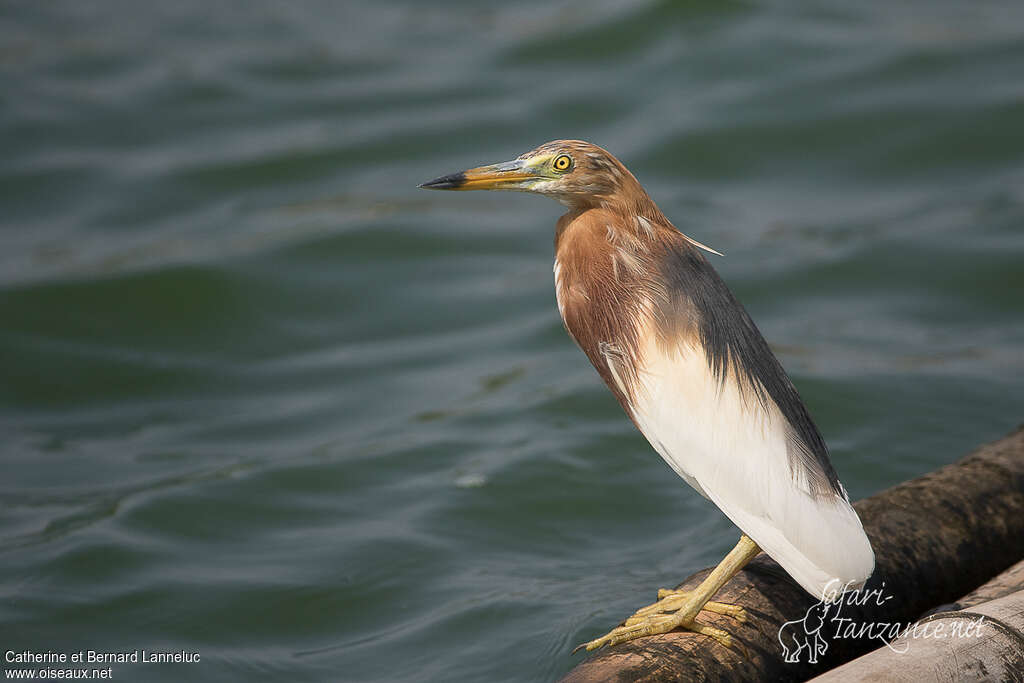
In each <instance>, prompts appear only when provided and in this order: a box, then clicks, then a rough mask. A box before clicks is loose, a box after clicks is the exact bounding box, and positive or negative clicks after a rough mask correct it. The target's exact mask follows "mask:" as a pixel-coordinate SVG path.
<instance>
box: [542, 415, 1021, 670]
mask: <svg viewBox="0 0 1024 683" xmlns="http://www.w3.org/2000/svg"><path fill="white" fill-rule="evenodd" d="M855 507H856V509H857V512H858V514H859V515H860V518H861V520H862V522H863V523H864V529H865V531H866V532H867V534H868V537H869V538H870V539H871V544H872V546H873V548H874V550H875V559H876V565H875V573H874V574H873V575H872V577H871V579H870V580H869V581H868V584H867V585H866V586H865V588H864V589H863V590H862V591H861V592H859V593H857V594H853V595H852V596H850V600H847V601H845V602H844V604H843V605H842V607H841V608H839V611H836V612H834V613H833V614H831V615H830V616H831V619H827V620H826V622H827V623H826V624H824V625H823V626H822V629H821V631H820V633H821V634H822V635H823V636H824V645H823V647H818V646H815V647H816V648H817V650H818V651H817V653H816V654H817V656H816V657H814V658H816V659H817V661H816V662H811V661H809V660H810V659H812V657H811V656H810V655H809V652H810V650H807V651H803V652H800V653H799V654H800V655H801V656H800V657H799V661H796V662H792V663H788V662H786V661H785V659H784V650H783V647H782V643H781V642H780V639H779V633H780V628H782V627H783V625H784V624H785V623H786V622H789V621H793V620H800V619H802V618H804V616H805V615H807V614H808V611H809V610H811V609H812V608H815V604H816V601H815V599H814V598H812V597H811V596H810V595H808V594H807V593H806V592H805V591H804V590H803V589H801V588H800V587H799V586H798V585H797V584H796V582H795V581H793V580H792V579H791V578H790V577H789V576H788V575H786V573H785V572H784V571H783V570H782V568H781V567H779V566H778V565H777V564H776V563H775V562H774V561H772V560H771V559H770V558H768V557H767V556H766V555H764V554H763V553H762V554H761V555H759V556H758V557H756V558H755V559H754V560H753V561H752V562H751V563H750V564H749V565H748V566H747V568H746V569H744V570H743V571H741V572H740V573H739V574H737V576H736V577H735V578H733V579H732V581H730V582H729V583H728V584H726V585H725V586H724V587H723V588H722V590H721V591H719V593H718V594H717V595H716V597H715V600H717V601H719V602H727V603H735V604H739V605H742V606H743V607H744V608H745V609H746V611H747V613H748V615H749V619H748V620H747V622H746V623H743V624H741V623H738V622H736V621H734V620H731V619H729V618H728V617H724V616H719V615H715V614H710V613H707V612H702V613H701V615H700V617H699V619H700V620H701V621H702V622H706V623H709V624H711V625H713V626H717V627H719V628H723V629H725V630H727V631H729V633H731V634H732V635H733V639H734V641H735V645H734V646H733V647H732V648H726V647H723V646H722V645H720V644H718V643H717V642H716V641H713V640H711V639H709V638H706V637H704V636H700V635H697V634H694V633H690V632H687V631H674V632H672V633H666V634H663V635H659V636H649V637H646V638H640V639H637V640H634V641H631V642H629V643H623V644H621V645H617V646H614V647H611V648H605V649H602V650H599V651H597V652H595V653H594V654H593V655H591V656H590V657H589V658H588V659H586V660H585V661H583V662H581V663H580V664H579V665H578V666H576V668H574V669H573V670H572V671H570V672H569V673H568V674H567V675H566V676H565V677H564V678H563V679H562V680H563V681H565V682H567V683H580V682H582V681H669V680H671V681H679V680H683V681H762V680H763V681H802V680H807V679H808V678H811V677H813V676H815V675H817V674H820V673H823V672H825V671H827V670H829V669H832V668H834V667H836V666H838V665H840V664H842V663H843V662H847V661H849V660H851V659H853V658H855V657H858V656H860V655H862V654H864V653H866V652H869V651H871V650H875V649H876V648H878V647H879V646H880V645H882V644H884V642H885V640H886V639H884V633H883V634H882V635H881V636H880V632H881V631H885V625H895V626H898V625H901V624H902V626H903V627H904V628H905V627H906V626H907V625H909V624H911V623H913V622H915V621H916V620H917V619H918V618H919V617H920V616H921V615H922V614H924V613H926V612H927V611H928V610H929V609H930V608H934V607H936V606H939V605H943V604H947V603H954V602H955V601H957V600H958V599H959V598H960V597H961V596H964V595H965V594H967V593H969V592H970V591H972V590H973V589H975V588H976V587H978V586H980V585H981V584H983V583H985V582H986V581H987V580H988V579H990V578H991V577H993V576H996V575H997V574H999V573H1000V572H1002V571H1003V570H1005V569H1006V568H1007V567H1010V566H1011V565H1013V564H1014V563H1016V562H1017V561H1019V560H1021V559H1022V558H1024V427H1022V428H1019V429H1018V430H1017V431H1016V432H1014V433H1013V434H1010V435H1009V436H1007V437H1005V438H1003V439H1001V440H999V441H996V442H995V443H992V444H988V445H985V446H982V447H980V448H978V449H977V450H976V451H974V452H973V453H971V454H970V455H968V456H967V457H965V458H963V459H962V460H959V461H957V462H955V463H953V464H950V465H947V466H945V467H942V468H941V469H939V470H936V471H935V472H931V473H929V474H926V475H924V476H921V477H918V478H916V479H912V480H910V481H907V482H904V483H902V484H899V485H897V486H894V487H893V488H890V489H887V490H885V491H882V492H881V493H878V494H876V495H874V496H871V497H870V498H866V499H864V500H861V501H858V502H857V503H856V504H855ZM709 571H710V569H705V570H703V571H701V572H698V573H697V574H694V575H693V576H691V577H690V578H688V579H687V580H686V581H684V582H683V583H682V584H680V586H679V587H680V588H694V587H696V585H697V584H698V583H700V581H701V579H703V578H704V577H705V576H706V575H707V573H708V572H709ZM851 601H852V602H853V604H851ZM858 602H859V603H862V604H857V603H858ZM844 619H845V620H848V621H842V620H844ZM808 623H809V622H808ZM801 625H802V624H801ZM826 628H827V630H826ZM851 628H852V629H854V631H852V632H851ZM885 633H889V634H890V637H891V634H892V633H893V631H892V630H891V629H890V630H888V631H885ZM855 636H859V637H855Z"/></svg>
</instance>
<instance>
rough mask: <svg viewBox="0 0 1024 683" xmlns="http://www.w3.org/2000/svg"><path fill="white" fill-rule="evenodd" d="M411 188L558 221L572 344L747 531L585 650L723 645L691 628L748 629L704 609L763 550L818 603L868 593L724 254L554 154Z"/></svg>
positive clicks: (613, 180) (571, 158) (846, 523)
mask: <svg viewBox="0 0 1024 683" xmlns="http://www.w3.org/2000/svg"><path fill="white" fill-rule="evenodd" d="M420 187H422V188H426V189H431V190H511V191H519V192H532V193H534V194H540V195H546V196H548V197H551V198H553V199H556V200H558V201H559V202H561V203H562V204H563V205H565V206H566V207H567V209H568V211H567V212H566V213H565V214H564V215H563V216H561V217H560V218H559V219H558V221H557V223H556V226H555V263H554V281H555V298H556V301H557V304H558V311H559V314H560V315H561V318H562V321H563V323H564V325H565V328H566V330H567V331H568V333H569V336H570V337H572V339H573V340H574V341H575V342H576V344H577V345H578V346H579V348H580V349H581V350H582V351H583V353H584V354H586V356H587V358H588V359H589V360H590V362H591V363H592V364H593V366H594V368H595V369H596V370H597V372H598V374H599V375H600V376H601V379H603V380H604V382H605V384H607V385H608V388H609V389H610V390H611V392H612V394H614V396H615V398H616V399H617V400H618V402H619V404H620V405H621V406H622V408H623V409H624V410H625V412H626V415H627V416H628V417H629V418H630V419H631V420H632V421H633V423H634V424H635V425H636V427H637V428H638V429H639V430H640V432H641V433H643V435H644V436H645V437H646V438H647V440H648V442H650V444H651V446H652V447H653V448H654V450H655V451H657V452H658V454H660V455H661V457H662V458H663V459H664V460H665V461H666V462H667V463H668V465H669V466H670V467H671V468H672V469H673V470H674V471H675V472H676V473H677V474H678V475H679V476H680V477H681V478H682V479H683V480H684V481H685V482H686V483H687V484H689V485H690V486H692V487H693V488H694V489H695V490H696V491H697V492H698V493H699V494H700V495H702V496H704V497H705V498H707V499H708V500H710V501H711V502H712V503H714V504H715V505H716V506H718V508H719V509H720V510H721V511H722V512H723V513H725V515H726V517H728V518H729V519H730V520H731V521H732V522H733V523H734V524H735V525H736V526H737V527H739V529H740V531H741V532H742V533H741V535H740V540H739V542H738V543H737V544H736V546H735V547H734V548H733V549H732V550H731V551H730V552H729V553H728V554H727V555H726V557H725V558H724V559H723V560H722V561H721V562H720V563H719V564H718V565H717V566H716V567H715V568H714V569H713V570H712V571H711V573H710V574H709V575H708V576H707V577H706V578H705V579H704V580H703V581H702V582H701V583H700V584H699V585H698V586H697V587H696V588H695V589H694V590H692V591H664V590H663V591H660V592H659V596H658V597H659V600H658V601H657V602H654V603H653V604H650V605H647V606H646V607H643V608H641V609H639V610H637V612H636V613H634V614H633V615H632V616H631V617H629V618H628V619H626V620H625V622H624V623H623V625H621V626H619V627H617V628H614V629H612V630H611V631H610V632H609V633H607V634H605V635H604V636H602V637H600V638H597V639H595V640H591V641H589V642H587V643H585V644H584V645H581V646H580V647H586V649H587V650H593V649H596V648H599V647H602V646H604V645H615V644H618V643H622V642H626V641H629V640H633V639H635V638H639V637H642V636H648V635H654V634H659V633H667V632H669V631H672V630H674V629H677V628H683V629H686V630H690V631H695V632H697V633H701V634H704V635H706V636H710V637H712V638H714V639H716V640H717V641H718V642H720V643H722V644H723V645H726V646H730V645H731V644H732V640H731V638H730V634H729V633H728V632H727V631H724V630H722V629H717V628H713V627H711V626H709V625H707V624H704V623H702V622H698V621H697V616H698V614H699V613H700V612H701V611H702V610H706V611H710V612H716V613H719V614H725V615H727V616H728V617H731V618H734V619H737V620H739V621H743V620H745V617H746V614H745V612H744V611H743V609H742V607H740V606H738V605H730V604H725V603H719V602H715V601H713V600H712V598H713V597H714V596H715V594H716V593H717V592H718V591H719V589H721V588H722V586H724V585H725V584H726V583H727V582H728V581H729V580H730V579H731V578H732V577H733V576H735V575H736V573H737V572H738V571H740V569H742V568H743V567H744V566H745V565H746V564H747V563H748V562H749V561H750V560H751V559H753V558H754V557H755V556H756V555H757V554H758V553H759V552H761V551H762V550H763V551H764V552H765V553H766V554H767V555H768V556H769V557H771V558H772V559H774V560H775V561H776V562H777V563H778V564H779V565H781V566H782V568H783V569H784V570H785V571H786V572H787V573H788V574H789V575H790V576H791V577H792V578H793V579H794V580H795V581H796V582H797V583H798V584H799V585H800V586H802V587H803V588H804V590H806V591H807V592H809V593H810V594H811V595H812V596H814V597H816V598H817V599H819V600H824V601H831V600H834V599H836V598H835V596H836V595H837V594H838V595H841V591H840V592H838V593H837V591H836V590H835V589H836V587H837V586H838V587H842V588H846V589H857V588H860V587H862V586H863V584H864V582H865V581H866V580H867V579H868V577H869V576H870V575H871V573H872V571H873V570H874V562H875V559H874V552H873V551H872V549H871V543H870V541H869V540H868V537H867V535H866V534H865V533H864V529H863V527H862V525H861V521H860V518H858V516H857V513H856V512H855V511H854V509H853V507H852V506H851V504H850V499H849V495H848V494H847V492H846V489H845V488H844V487H843V485H842V483H841V482H840V481H839V477H838V476H837V474H836V471H835V469H834V467H833V466H832V463H831V461H830V459H829V454H828V448H827V446H826V445H825V441H824V439H823V438H822V436H821V433H820V432H819V430H818V428H817V426H816V425H815V423H814V421H813V420H812V418H811V415H810V413H809V412H808V410H807V408H806V406H805V405H804V403H803V401H802V400H801V398H800V395H799V394H798V393H797V390H796V388H795V387H794V386H793V383H792V381H791V380H790V378H789V377H788V375H787V374H786V372H785V370H784V369H783V367H782V365H781V364H780V362H779V360H778V359H777V358H776V357H775V355H774V354H773V353H772V351H771V349H770V348H769V346H768V343H767V342H766V341H765V339H764V337H763V336H762V334H761V332H760V331H759V330H758V328H757V326H756V325H755V324H754V322H753V320H752V319H751V317H750V315H749V314H748V313H747V311H746V309H744V307H743V305H742V304H740V302H739V301H737V299H736V297H735V296H733V294H732V292H731V291H730V290H729V288H728V286H727V285H726V284H725V283H724V282H723V280H722V278H721V277H720V276H719V275H718V273H717V272H716V271H715V269H714V268H713V267H712V265H711V264H710V262H709V260H708V257H707V256H705V253H710V254H716V255H718V256H721V254H720V253H719V252H717V251H715V250H714V249H712V248H710V247H708V246H706V245H704V244H702V243H700V242H698V241H697V240H695V239H693V238H691V237H688V236H687V235H685V234H683V233H682V232H681V231H679V230H678V229H677V228H676V227H675V226H674V225H673V224H672V222H671V221H669V219H668V218H666V217H665V214H663V213H662V212H661V210H660V209H659V208H658V206H657V205H656V204H655V203H654V201H653V200H652V199H651V198H650V196H648V194H647V192H646V191H645V190H644V189H643V187H642V186H641V185H640V183H639V181H638V180H637V179H636V177H635V176H634V175H633V174H632V173H630V172H629V170H628V169H627V168H626V167H625V166H624V165H623V164H622V162H620V161H619V160H618V159H616V158H615V157H614V156H613V155H612V154H611V153H609V152H608V151H606V150H604V149H602V148H601V147H598V146H597V145H594V144H591V143H588V142H584V141H582V140H554V141H551V142H547V143H545V144H543V145H541V146H539V147H537V148H536V149H534V150H532V151H529V152H527V153H525V154H522V155H521V156H519V157H518V158H516V159H514V160H512V161H506V162H502V163H497V164H491V165H487V166H479V167H476V168H471V169H468V170H465V171H461V172H459V173H453V174H450V175H445V176H441V177H439V178H436V179H434V180H431V181H429V182H426V183H423V184H422V185H420ZM577 649H578V648H577Z"/></svg>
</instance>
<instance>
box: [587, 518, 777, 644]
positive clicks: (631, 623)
mask: <svg viewBox="0 0 1024 683" xmlns="http://www.w3.org/2000/svg"><path fill="white" fill-rule="evenodd" d="M759 552H761V549H760V548H758V547H757V544H756V543H754V542H753V541H752V540H750V538H749V537H748V536H747V535H746V534H743V535H742V536H741V537H740V541H739V543H737V544H736V547H735V548H733V549H732V550H731V551H729V554H728V555H726V556H725V559H724V560H722V561H721V562H720V563H719V564H718V566H717V567H715V568H714V569H713V570H712V571H711V573H710V574H708V576H707V578H705V579H704V580H703V581H701V583H700V585H699V586H697V588H696V589H695V590H693V591H689V592H687V591H659V592H658V597H659V598H662V599H661V600H659V601H658V602H656V603H654V604H653V605H648V606H647V607H643V608H641V609H640V610H638V611H637V612H636V614H634V615H633V616H631V617H630V618H629V619H627V620H626V623H625V624H624V625H622V626H619V627H618V628H616V629H613V630H612V631H610V632H609V633H607V634H605V635H603V636H601V637H600V638H597V639H596V640H591V641H590V642H589V643H586V644H584V645H583V646H581V647H586V648H587V649H588V650H595V649H597V648H599V647H601V646H602V645H617V644H619V643H624V642H626V641H627V640H633V639H634V638H640V637H641V636H650V635H654V634H656V633H668V632H669V631H672V630H673V629H676V628H679V627H680V626H681V627H683V628H686V629H689V630H691V631H696V632H697V633H703V634H704V635H708V636H711V637H713V638H715V639H716V640H717V641H718V642H720V643H722V644H723V645H725V646H727V647H728V646H729V645H730V644H731V639H730V638H729V634H728V633H726V632H725V631H722V630H720V629H716V628H711V627H710V626H704V625H702V624H698V623H697V622H696V621H695V619H696V617H697V613H698V612H700V611H701V610H702V609H706V610H708V611H712V612H718V613H719V614H727V615H729V616H731V617H734V618H736V619H737V620H739V621H745V620H746V613H745V612H743V609H742V608H741V607H738V606H736V605H725V604H723V603H711V602H709V601H710V600H711V597H712V596H713V595H714V594H715V593H717V592H718V591H719V589H720V588H721V587H722V586H724V585H725V584H726V583H727V582H728V581H729V579H731V578H732V577H733V576H735V575H736V572H738V571H739V570H740V569H742V568H743V567H744V566H745V565H746V564H747V563H748V562H750V560H752V559H754V556H755V555H757V554H758V553H759ZM667 612H673V613H672V614H667ZM577 649H579V648H577Z"/></svg>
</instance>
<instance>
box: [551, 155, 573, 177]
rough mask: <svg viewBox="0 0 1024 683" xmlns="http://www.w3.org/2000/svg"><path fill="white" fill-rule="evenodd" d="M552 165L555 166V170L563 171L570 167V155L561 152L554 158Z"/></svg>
mask: <svg viewBox="0 0 1024 683" xmlns="http://www.w3.org/2000/svg"><path fill="white" fill-rule="evenodd" d="M552 165H553V166H554V167H555V170H556V171H562V172H563V173H564V172H565V171H568V170H569V169H570V168H572V157H570V156H569V155H568V154H562V155H560V156H558V157H557V158H556V159H555V163H554V164H552Z"/></svg>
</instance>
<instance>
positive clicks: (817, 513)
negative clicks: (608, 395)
mask: <svg viewBox="0 0 1024 683" xmlns="http://www.w3.org/2000/svg"><path fill="white" fill-rule="evenodd" d="M646 338H648V339H652V338H654V336H653V335H647V336H646ZM638 360H639V364H640V367H639V368H638V370H639V371H638V373H637V375H638V381H637V383H636V388H637V390H636V391H635V393H634V397H633V401H632V405H633V418H634V420H635V421H636V423H637V426H638V427H639V428H640V430H641V431H642V432H643V434H644V436H646V437H647V439H648V441H650V442H651V444H652V445H653V446H654V448H655V449H656V450H657V451H658V453H659V454H661V456H662V457H663V458H664V459H665V461H666V462H667V463H668V464H669V465H670V466H671V467H672V469H674V470H675V471H676V472H677V473H678V474H679V476H681V477H682V478H683V479H685V480H686V482H687V483H689V484H690V485H691V486H693V487H694V488H695V489H696V490H697V491H698V492H699V493H701V495H703V496H704V497H706V498H708V499H709V500H711V501H712V502H713V503H715V505H717V506H718V507H719V508H720V509H721V510H722V512H724V513H725V514H726V516H727V517H729V519H730V520H732V522H733V523H734V524H736V526H738V527H739V528H740V529H742V530H743V532H744V533H746V534H747V535H748V536H750V538H752V539H753V540H754V542H756V543H757V544H758V545H759V546H760V547H761V549H762V550H764V551H765V552H766V553H767V554H768V555H769V556H771V557H772V558H773V559H774V560H775V561H776V562H778V563H779V564H780V565H782V567H783V569H785V570H786V571H787V572H789V574H790V575H791V576H792V577H793V578H794V579H796V581H797V582H798V583H799V584H800V585H801V586H803V587H804V588H805V589H806V590H807V591H808V592H809V593H811V594H812V595H814V596H816V597H818V598H823V597H827V596H829V595H832V591H834V590H836V589H837V588H841V587H842V586H847V585H848V587H850V588H858V587H860V586H861V585H863V583H864V581H865V580H866V579H867V578H868V577H869V576H870V575H871V572H872V570H873V569H874V553H873V552H872V550H871V545H870V543H869V542H868V538H867V536H866V535H865V534H864V529H863V527H862V526H861V523H860V519H859V518H858V517H857V513H856V512H855V511H854V510H853V508H852V507H851V506H850V504H849V503H848V502H847V501H845V500H843V498H841V497H839V496H837V495H832V494H828V495H824V496H822V495H818V496H813V495H812V494H811V493H810V490H809V488H808V486H807V483H806V480H805V479H802V478H801V477H800V476H799V473H797V476H794V475H793V473H792V472H791V471H790V463H789V456H788V454H787V448H786V421H785V418H784V417H783V415H782V413H781V412H780V411H779V410H778V408H777V407H776V406H775V405H774V404H773V403H771V402H770V401H769V408H768V409H767V410H765V409H764V408H763V407H762V406H761V405H760V404H759V403H758V401H757V400H756V399H755V398H754V397H752V396H744V395H743V393H742V392H741V390H740V387H739V385H737V383H736V382H735V379H734V373H733V374H731V375H730V376H729V377H728V378H727V379H726V381H725V382H724V383H721V382H719V380H718V379H717V378H715V377H714V376H713V374H712V372H711V370H710V368H709V366H708V363H707V360H706V358H705V355H704V352H703V350H702V349H696V348H689V347H685V346H682V347H679V348H677V349H676V350H674V351H666V350H664V349H662V348H661V347H660V346H659V345H658V344H657V343H651V344H649V345H648V346H647V347H646V348H645V349H644V352H643V353H642V354H641V358H640V359H638Z"/></svg>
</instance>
